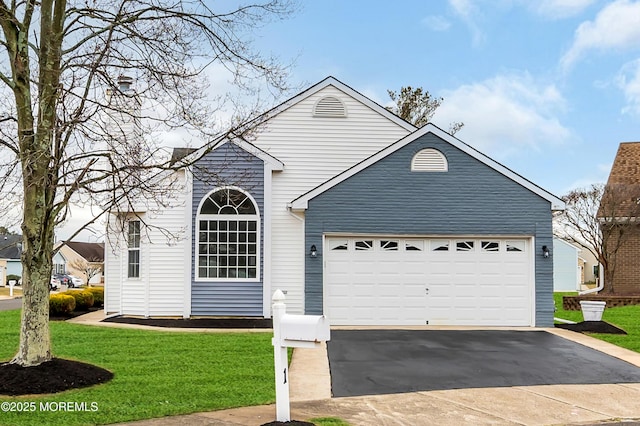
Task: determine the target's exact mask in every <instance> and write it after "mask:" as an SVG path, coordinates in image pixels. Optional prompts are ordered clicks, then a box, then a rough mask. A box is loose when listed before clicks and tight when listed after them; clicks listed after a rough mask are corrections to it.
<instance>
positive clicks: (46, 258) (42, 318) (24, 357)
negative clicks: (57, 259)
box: [11, 164, 54, 367]
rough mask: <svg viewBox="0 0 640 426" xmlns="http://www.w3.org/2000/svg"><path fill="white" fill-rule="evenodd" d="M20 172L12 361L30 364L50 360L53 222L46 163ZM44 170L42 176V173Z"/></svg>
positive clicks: (34, 364)
mask: <svg viewBox="0 0 640 426" xmlns="http://www.w3.org/2000/svg"><path fill="white" fill-rule="evenodd" d="M41 166H42V164H41ZM34 170H38V167H37V166H36V165H34V167H33V168H32V169H31V171H32V173H29V174H25V175H24V194H25V197H24V203H23V206H24V218H23V222H22V248H23V251H22V285H23V288H22V321H21V325H20V347H19V349H18V353H17V354H16V356H15V357H14V358H13V360H12V361H11V362H12V363H15V364H19V365H22V366H23V367H31V366H36V365H39V364H42V363H43V362H46V361H49V360H51V338H50V334H49V283H50V280H51V268H52V263H53V258H52V253H53V238H54V232H53V224H52V222H53V221H52V218H51V213H50V212H51V208H50V202H48V198H49V197H48V194H47V192H48V191H47V189H46V185H45V184H43V183H44V182H46V181H47V179H46V176H47V169H46V167H45V168H44V170H43V169H40V170H39V171H38V172H33V171H34ZM43 174H44V176H43Z"/></svg>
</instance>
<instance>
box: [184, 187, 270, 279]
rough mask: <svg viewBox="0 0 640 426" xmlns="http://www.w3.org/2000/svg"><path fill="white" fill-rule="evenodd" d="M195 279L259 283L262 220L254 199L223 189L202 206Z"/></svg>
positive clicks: (241, 193) (210, 195)
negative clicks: (257, 281)
mask: <svg viewBox="0 0 640 426" xmlns="http://www.w3.org/2000/svg"><path fill="white" fill-rule="evenodd" d="M196 222H197V231H196V232H197V247H196V250H197V255H196V259H197V260H196V278H197V279H200V280H205V281H206V280H211V281H256V280H258V279H259V268H260V265H259V259H260V255H259V249H260V218H259V214H258V209H257V207H256V205H255V203H254V201H253V200H252V198H251V197H250V196H249V195H248V194H247V193H245V192H243V191H241V190H239V189H233V188H223V189H220V190H217V191H214V192H213V193H211V194H209V195H208V196H206V197H205V198H204V200H203V201H202V202H201V203H200V210H199V212H198V218H197V221H196Z"/></svg>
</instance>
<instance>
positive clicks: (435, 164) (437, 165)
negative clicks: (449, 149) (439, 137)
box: [411, 148, 449, 172]
mask: <svg viewBox="0 0 640 426" xmlns="http://www.w3.org/2000/svg"><path fill="white" fill-rule="evenodd" d="M447 170H449V164H448V163H447V157H445V156H444V154H443V153H441V152H440V151H438V150H437V149H433V148H427V149H423V150H421V151H418V153H417V154H416V155H414V156H413V159H412V160H411V171H412V172H446V171H447Z"/></svg>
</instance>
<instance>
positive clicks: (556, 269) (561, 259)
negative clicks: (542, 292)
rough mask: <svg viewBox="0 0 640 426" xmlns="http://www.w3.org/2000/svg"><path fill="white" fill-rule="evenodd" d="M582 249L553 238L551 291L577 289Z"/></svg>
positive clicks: (581, 270) (581, 269)
mask: <svg viewBox="0 0 640 426" xmlns="http://www.w3.org/2000/svg"><path fill="white" fill-rule="evenodd" d="M581 252H582V250H581V249H580V248H579V247H576V246H574V245H573V244H571V243H569V242H567V241H564V240H562V239H560V238H556V237H554V238H553V291H579V290H580V287H581V285H582V274H583V269H584V259H582V258H581V257H580V254H581Z"/></svg>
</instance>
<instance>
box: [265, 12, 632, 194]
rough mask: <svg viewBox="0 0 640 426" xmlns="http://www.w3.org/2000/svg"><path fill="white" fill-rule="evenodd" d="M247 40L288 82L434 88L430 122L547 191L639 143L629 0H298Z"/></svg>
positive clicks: (376, 96)
mask: <svg viewBox="0 0 640 426" xmlns="http://www.w3.org/2000/svg"><path fill="white" fill-rule="evenodd" d="M255 41H256V43H257V45H258V46H259V47H260V49H262V50H263V51H265V52H270V53H272V54H274V55H276V56H279V57H280V58H281V59H282V60H283V62H288V61H292V60H293V61H294V64H293V68H292V73H291V82H292V84H294V85H297V84H303V85H310V84H313V83H316V82H317V81H319V80H321V79H323V78H324V77H326V76H328V75H332V76H334V77H336V78H338V79H339V80H341V81H342V82H344V83H346V84H348V85H350V86H351V87H353V88H354V89H356V90H358V91H360V92H361V93H363V94H365V95H366V96H368V97H370V98H372V99H373V100H375V101H377V102H379V103H381V104H388V103H389V98H388V96H387V93H386V89H394V90H398V89H399V88H400V87H402V86H406V85H411V86H414V87H417V86H421V87H423V88H424V89H426V90H429V91H430V92H431V93H432V94H433V95H436V96H442V97H444V99H445V100H444V103H443V105H442V107H441V108H440V109H439V110H438V112H437V113H436V115H435V117H434V120H433V121H434V123H435V124H436V125H439V126H440V127H442V128H443V129H445V130H446V129H448V128H449V123H451V122H454V121H462V122H464V123H465V127H464V128H463V129H462V130H461V131H460V132H458V133H457V135H456V136H457V137H459V138H460V139H462V140H463V141H464V142H466V143H468V144H470V145H472V146H473V147H475V148H477V149H479V150H480V151H482V152H483V153H485V154H487V155H489V156H490V157H492V158H494V159H495V160H497V161H500V162H501V163H503V164H504V165H506V166H507V167H509V168H511V169H512V170H514V171H515V172H517V173H520V174H521V175H523V176H524V177H526V178H528V179H530V180H532V181H533V182H534V183H536V184H538V185H540V186H542V187H544V188H545V189H547V190H549V191H551V192H552V193H554V194H556V195H559V196H561V195H563V194H564V193H566V192H567V191H568V190H570V189H572V188H575V187H582V186H586V185H589V184H591V183H595V182H604V181H606V179H607V176H608V173H609V170H610V167H611V163H612V161H613V158H614V156H615V153H616V150H617V147H618V144H619V143H620V142H628V141H638V140H640V126H639V125H640V1H629V0H620V1H596V0H536V1H529V0H448V1H447V0H430V1H424V0H422V1H420V0H416V1H388V0H387V1H344V0H342V1H338V0H323V1H301V2H300V4H299V9H298V11H297V13H295V14H294V15H293V16H292V17H291V18H290V19H287V20H283V21H279V22H275V23H270V24H268V25H266V26H265V27H263V28H260V29H259V30H256V31H255Z"/></svg>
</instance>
